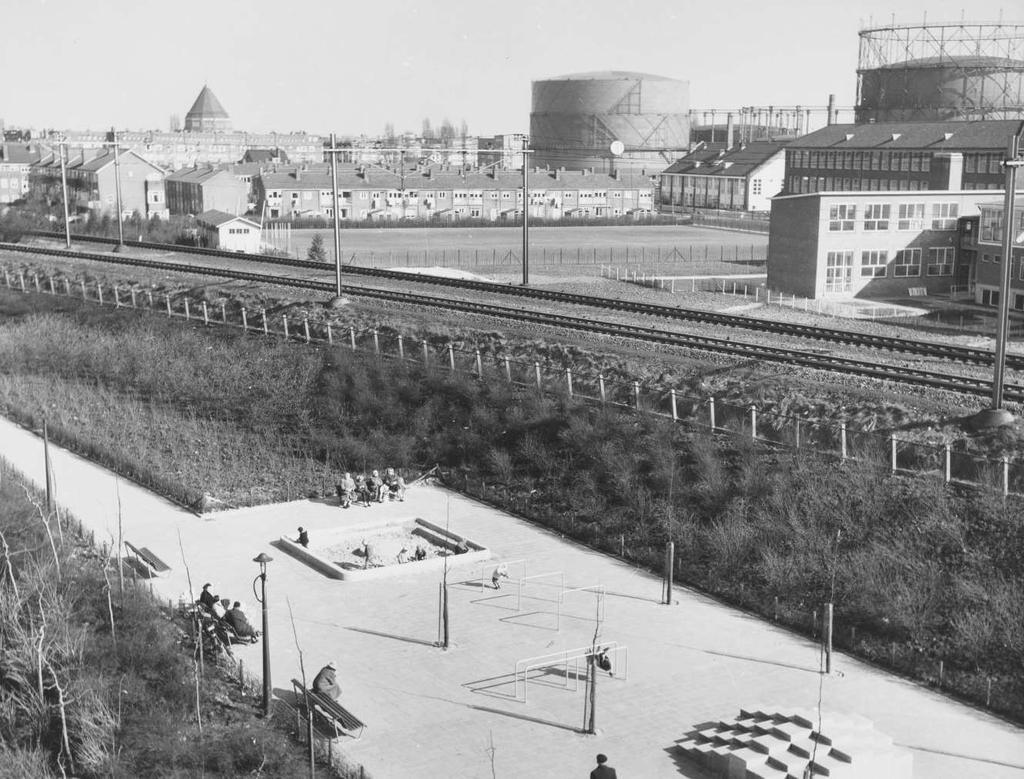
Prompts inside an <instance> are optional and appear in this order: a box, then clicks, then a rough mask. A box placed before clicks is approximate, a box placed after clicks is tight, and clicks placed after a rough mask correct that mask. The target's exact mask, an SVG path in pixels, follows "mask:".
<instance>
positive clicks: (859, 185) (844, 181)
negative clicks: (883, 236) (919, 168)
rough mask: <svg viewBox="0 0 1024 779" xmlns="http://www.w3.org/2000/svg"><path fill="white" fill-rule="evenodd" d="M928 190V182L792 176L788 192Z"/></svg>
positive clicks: (799, 193) (800, 193)
mask: <svg viewBox="0 0 1024 779" xmlns="http://www.w3.org/2000/svg"><path fill="white" fill-rule="evenodd" d="M925 189H928V182H927V181H918V180H916V179H862V178H837V177H834V176H790V177H789V186H788V187H787V190H786V191H787V192H789V193H791V194H796V195H802V194H805V193H808V192H891V191H900V192H918V191H921V190H925Z"/></svg>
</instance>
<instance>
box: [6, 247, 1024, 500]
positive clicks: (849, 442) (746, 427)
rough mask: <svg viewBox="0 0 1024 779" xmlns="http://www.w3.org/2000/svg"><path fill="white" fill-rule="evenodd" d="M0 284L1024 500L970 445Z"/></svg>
mask: <svg viewBox="0 0 1024 779" xmlns="http://www.w3.org/2000/svg"><path fill="white" fill-rule="evenodd" d="M0 272H2V273H3V283H4V285H5V286H6V287H7V288H8V289H14V290H20V291H22V292H37V293H47V294H55V295H56V294H60V295H65V296H72V297H79V298H80V299H82V300H84V301H89V302H94V303H98V304H100V305H112V306H114V307H115V308H142V309H146V310H149V311H153V312H158V313H161V314H163V315H165V316H167V317H176V318H183V319H186V320H192V321H196V322H201V323H202V324H203V325H206V326H225V327H235V328H241V329H242V330H244V331H245V332H248V333H254V334H257V335H263V336H266V337H271V336H273V337H278V338H284V339H286V340H294V341H299V342H302V343H306V344H323V345H327V346H335V347H340V348H343V349H344V350H346V351H348V352H351V353H352V354H353V355H360V356H365V355H369V356H372V357H374V358H382V359H385V358H386V359H398V360H402V361H404V362H407V363H410V364H418V365H419V366H421V367H422V368H424V369H432V370H437V369H439V370H447V371H450V372H452V373H462V374H468V375H472V376H474V377H476V378H477V379H478V380H481V381H489V380H498V381H505V382H507V383H510V384H513V385H516V386H518V387H521V388H529V389H532V390H535V391H537V392H539V393H544V394H551V395H567V396H568V397H569V398H571V399H574V400H576V401H579V402H583V403H594V404H605V405H611V406H617V407H619V408H623V409H630V410H633V411H636V412H639V413H646V414H653V415H656V416H659V417H662V418H665V419H670V420H672V421H673V422H676V423H681V424H688V425H693V426H697V427H703V428H708V429H711V430H712V431H715V432H724V433H729V434H731V435H736V436H743V437H749V438H750V439H752V440H753V441H755V442H758V443H761V444H766V445H770V446H776V447H784V448H787V449H792V450H795V451H806V452H808V454H812V453H813V454H814V455H819V454H824V455H827V456H830V457H835V458H838V459H840V460H850V461H864V462H869V463H872V464H874V465H877V466H878V467H880V468H883V469H885V470H888V471H890V472H891V473H893V474H918V475H923V476H929V477H932V478H940V479H942V480H943V481H944V482H945V483H947V484H951V483H956V484H962V485H972V486H978V487H986V488H991V489H996V490H998V491H1000V492H1001V493H1002V494H1003V495H1004V496H1005V495H1010V494H1014V495H1024V462H1020V461H1017V460H1010V459H1008V458H1006V457H1003V458H1000V459H992V458H988V457H984V456H982V455H979V454H978V453H976V452H973V451H970V450H969V446H970V439H966V438H965V439H956V440H951V441H948V442H945V443H942V444H933V443H923V442H919V441H913V440H909V439H904V438H900V437H898V436H897V435H896V434H895V433H891V432H879V431H875V430H872V431H867V430H860V429H856V428H854V427H851V426H849V425H848V424H847V423H846V422H844V421H821V420H812V419H806V418H801V417H795V416H792V415H786V414H779V413H776V412H772V411H768V410H764V409H762V408H759V407H758V406H757V405H756V404H736V403H729V402H726V401H723V400H721V399H720V398H715V397H714V396H702V395H693V394H689V393H687V392H685V391H681V390H678V389H675V388H672V387H664V386H654V385H651V384H647V383H642V382H640V381H635V380H623V379H622V378H621V377H611V376H605V375H603V374H601V373H597V374H595V373H593V372H590V371H573V369H572V368H569V367H564V366H561V365H556V364H554V363H552V362H549V361H540V360H532V361H528V360H521V359H515V358H513V357H511V356H510V355H508V354H497V353H494V352H491V351H484V350H481V349H479V348H474V349H468V348H464V347H457V346H455V345H454V344H453V343H452V342H450V341H449V342H447V343H444V344H438V343H432V342H430V341H428V340H425V339H413V338H408V337H404V336H402V335H400V334H399V335H392V334H383V333H381V332H380V331H379V330H377V329H370V330H364V329H357V328H355V327H353V326H348V327H344V326H338V325H334V324H332V323H331V322H325V321H321V320H311V319H310V318H309V317H308V316H296V315H295V314H293V315H292V316H289V315H288V314H287V313H279V314H271V313H268V311H267V310H266V309H265V308H258V309H255V310H250V309H248V308H246V307H245V306H242V305H239V304H237V303H235V302H229V301H227V300H225V299H221V300H220V301H219V302H218V303H217V304H216V305H211V304H210V303H208V302H207V301H206V300H199V301H196V300H194V299H192V298H190V297H189V295H188V294H187V293H179V294H160V293H154V292H153V291H152V290H149V289H141V288H139V287H138V286H137V285H123V284H109V283H108V284H103V283H102V282H100V281H92V282H87V281H85V280H84V279H79V280H77V281H74V282H73V281H72V280H71V279H69V278H68V277H66V276H53V275H46V276H40V275H39V274H38V273H36V272H31V273H29V274H27V275H26V273H25V272H24V271H23V270H12V269H11V268H9V267H8V266H7V265H6V264H5V265H3V266H2V269H0Z"/></svg>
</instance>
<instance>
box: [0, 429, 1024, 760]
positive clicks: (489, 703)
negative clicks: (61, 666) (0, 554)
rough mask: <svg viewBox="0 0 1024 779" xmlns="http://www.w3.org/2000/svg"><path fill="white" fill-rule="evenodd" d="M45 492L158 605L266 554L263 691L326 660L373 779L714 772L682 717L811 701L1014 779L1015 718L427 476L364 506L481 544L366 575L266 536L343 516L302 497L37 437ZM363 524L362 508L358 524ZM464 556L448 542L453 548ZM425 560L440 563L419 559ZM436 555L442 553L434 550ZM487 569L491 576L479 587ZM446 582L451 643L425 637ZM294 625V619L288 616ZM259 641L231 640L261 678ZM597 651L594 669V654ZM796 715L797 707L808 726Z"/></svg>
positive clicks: (1018, 734) (912, 750)
mask: <svg viewBox="0 0 1024 779" xmlns="http://www.w3.org/2000/svg"><path fill="white" fill-rule="evenodd" d="M0 441H2V442H3V443H2V445H0V454H2V455H3V456H4V457H6V458H8V459H10V460H11V461H12V462H13V463H14V464H16V465H17V467H19V468H21V469H22V470H24V471H25V472H26V473H27V474H28V475H29V476H30V477H31V478H32V479H33V480H34V481H36V482H37V483H41V482H42V480H43V476H42V463H43V457H42V446H41V443H40V442H39V439H38V438H36V437H35V436H34V435H32V434H31V433H28V432H26V431H24V430H22V429H20V428H18V427H16V426H14V425H11V424H10V423H7V422H5V421H0ZM51 454H52V461H53V472H54V482H55V490H56V496H57V501H58V503H63V505H65V506H67V508H69V509H70V510H71V511H73V512H74V513H75V514H76V515H77V516H78V517H79V518H80V519H81V520H82V522H83V523H85V525H86V526H87V527H89V528H91V529H93V530H94V532H95V536H96V539H97V543H99V541H100V540H102V539H107V540H109V539H110V538H116V537H117V533H118V528H117V519H116V518H117V516H118V513H119V512H118V506H120V513H121V515H122V516H123V518H124V527H123V534H124V538H125V539H126V540H129V541H131V542H132V543H133V544H134V545H136V546H139V547H145V548H147V549H149V550H151V551H152V552H153V553H155V554H156V555H157V556H159V557H160V558H161V559H162V560H163V561H164V562H166V563H167V565H168V566H169V567H170V570H169V571H167V572H164V573H162V574H161V575H160V576H159V577H157V578H154V579H152V580H151V581H152V583H153V589H154V592H155V593H156V594H157V595H159V596H160V597H162V598H165V599H169V600H171V601H174V602H176V601H177V599H178V598H186V599H188V598H192V597H194V596H195V595H197V593H196V592H195V591H194V589H190V581H191V583H192V585H191V586H192V587H193V588H194V587H195V586H197V583H199V582H203V581H212V582H213V583H214V586H215V588H216V589H218V590H219V591H221V592H230V593H239V594H242V595H244V594H245V593H247V592H249V591H250V589H251V587H252V584H253V579H254V577H256V576H257V575H258V573H259V569H258V566H257V564H256V563H254V562H253V558H254V557H255V556H256V555H258V554H260V553H261V552H265V553H267V554H269V555H270V556H271V557H272V558H273V560H272V562H270V563H268V564H267V603H268V607H269V617H270V623H269V632H268V637H267V646H268V647H269V650H270V654H271V672H272V681H273V684H272V687H273V690H274V694H275V696H276V697H277V698H278V699H279V701H280V702H279V703H278V704H277V705H280V706H285V707H287V706H288V705H289V704H290V702H291V701H292V700H293V699H294V696H293V692H292V689H291V685H290V680H291V679H292V678H297V677H298V676H299V674H300V652H301V662H302V664H304V666H305V669H306V673H307V674H310V673H312V672H313V671H314V670H315V669H316V668H319V667H321V666H322V665H324V664H325V663H326V662H328V661H329V660H334V661H335V662H336V663H337V665H338V676H339V681H340V684H341V686H342V688H343V690H344V692H343V695H342V699H341V702H342V704H343V705H344V706H345V707H346V708H347V709H349V710H350V711H351V712H353V713H354V714H355V715H357V716H358V717H359V718H360V719H361V720H362V721H363V722H365V723H366V728H365V730H364V731H363V732H362V735H361V737H360V738H358V739H356V738H350V737H342V738H340V739H338V740H337V741H336V743H335V745H334V748H335V750H337V749H341V750H343V751H344V752H345V754H346V755H348V756H349V758H350V759H351V760H352V761H353V762H355V763H358V764H362V765H363V766H365V768H366V771H367V774H368V775H370V776H374V777H392V776H420V775H422V776H436V775H439V774H442V773H443V774H444V775H445V776H449V777H465V779H471V778H472V779H476V778H477V777H499V778H500V777H510V776H517V775H523V774H525V775H527V776H539V777H540V776H543V777H546V776H552V777H561V776H566V777H571V776H586V775H587V773H588V772H589V771H590V769H591V768H593V765H594V755H595V754H596V753H598V752H603V753H605V754H607V755H608V756H609V763H610V764H611V765H613V766H615V768H616V769H617V770H618V771H619V775H620V776H623V777H645V778H655V779H656V778H658V777H680V776H683V777H690V778H691V779H703V777H708V776H711V774H709V773H707V772H706V770H705V769H704V768H701V767H700V765H698V764H697V763H696V762H694V761H692V760H690V759H689V758H687V757H685V756H684V754H683V752H682V750H681V749H680V748H679V742H681V741H683V740H684V739H685V738H686V737H687V734H689V733H692V732H693V731H694V729H695V728H696V727H697V726H698V725H700V724H701V723H707V722H709V721H720V720H722V721H735V720H737V718H738V717H739V715H740V712H741V710H747V711H751V710H753V709H752V708H751V707H763V710H764V711H781V712H797V711H804V712H806V711H810V712H812V713H813V714H814V715H818V714H819V711H818V709H817V704H818V700H819V694H820V697H821V709H820V717H821V721H822V723H823V724H822V729H823V731H824V732H827V731H828V729H829V722H830V718H833V723H834V722H835V721H838V720H839V719H840V718H848V717H849V716H851V715H857V716H858V717H862V718H864V719H866V720H867V721H870V723H871V724H872V726H873V728H875V729H876V730H877V731H878V732H879V733H880V734H884V735H885V736H886V737H887V738H890V739H892V743H893V744H894V745H895V747H896V748H897V749H899V750H901V752H905V753H907V754H909V755H910V756H911V757H912V762H913V774H912V775H913V776H915V777H920V778H921V779H925V778H926V777H927V779H960V777H964V776H971V777H996V778H1000V779H1001V778H1003V777H1006V779H1010V778H1011V777H1016V779H1022V777H1024V731H1021V729H1019V728H1017V727H1015V726H1012V725H1010V724H1008V723H1006V722H1003V721H1001V720H999V719H997V718H995V717H992V716H989V715H987V714H985V713H984V712H982V711H979V710H977V709H973V708H970V707H967V706H964V705H961V704H959V703H957V702H955V701H952V700H950V699H948V698H945V697H943V696H941V695H939V694H937V693H936V692H933V691H930V690H928V689H925V688H922V687H920V686H918V685H915V684H913V683H911V682H909V681H906V680H903V679H900V678H898V677H893V676H891V675H889V674H887V673H884V672H882V671H880V670H877V669H874V668H871V667H868V666H866V665H864V664H862V663H859V662H856V661H854V660H852V659H850V658H848V657H846V656H844V655H841V654H838V655H836V657H835V661H834V667H833V673H832V674H830V675H826V676H822V675H820V674H819V668H820V665H819V663H820V655H819V647H818V646H817V645H816V644H814V643H812V642H811V641H809V640H807V639H804V638H802V637H798V636H794V635H793V634H791V633H788V632H787V631H785V630H781V629H779V628H776V627H774V626H773V625H771V624H769V623H766V622H764V621H762V620H760V619H757V618H755V617H753V616H750V615H748V614H745V613H743V612H739V611H736V610H733V609H730V608H727V607H725V606H723V605H722V604H720V603H717V602H715V601H713V600H712V599H710V598H707V597H704V596H702V595H700V594H697V593H694V592H692V591H690V590H686V589H684V588H680V587H675V588H674V589H672V590H671V596H672V597H671V600H672V602H671V603H670V604H665V603H663V589H662V581H661V580H660V578H659V577H658V576H657V575H653V574H650V573H648V572H646V571H643V570H639V569H637V568H635V567H634V566H633V565H631V564H629V563H628V562H625V561H623V560H619V559H616V558H613V557H610V556H608V555H605V554H602V553H598V552H596V551H594V550H591V549H589V548H586V547H583V546H580V545H578V544H574V543H570V542H568V541H566V540H564V539H562V538H560V537H559V536H558V535H557V533H552V532H550V531H547V530H544V529H541V528H537V527H535V526H533V525H531V524H529V523H527V522H525V521H523V520H521V519H519V518H516V517H513V516H509V515H507V514H503V513H501V512H499V511H497V510H495V509H492V508H491V507H489V506H485V505H483V504H480V503H477V502H475V501H473V500H470V499H467V498H464V497H462V496H460V495H458V494H454V493H451V492H449V491H447V490H445V489H443V488H441V487H438V486H426V485H419V486H417V487H415V488H412V489H410V491H409V494H408V496H407V498H406V503H405V504H398V505H381V506H379V507H374V509H373V511H375V512H379V517H380V519H382V520H383V519H386V518H388V517H390V518H392V519H395V520H401V519H403V518H407V517H408V511H409V509H408V506H409V505H412V506H414V507H415V513H416V515H417V516H418V517H422V518H424V519H425V520H426V521H428V522H431V523H432V524H434V525H435V526H438V527H442V528H450V530H451V532H452V533H455V534H458V535H460V536H461V537H463V538H468V539H472V540H473V541H474V542H475V543H477V544H479V545H481V546H482V547H486V548H487V549H488V550H489V551H490V553H491V558H490V559H488V560H480V561H476V562H474V563H473V564H471V565H464V566H460V567H458V568H456V569H447V570H446V569H444V568H432V569H420V570H417V568H416V566H415V565H396V566H394V568H395V569H396V570H397V571H399V572H400V574H399V575H396V576H393V577H389V578H383V579H378V580H374V581H361V580H353V581H344V582H342V581H335V580H331V579H329V578H327V577H325V576H324V575H323V574H321V573H320V572H318V571H317V570H315V569H314V568H312V567H310V566H308V565H305V564H303V563H302V561H300V560H298V559H295V558H294V557H292V556H291V555H289V554H286V553H284V552H283V551H282V550H281V549H280V547H279V546H277V544H276V543H275V542H276V540H277V539H279V538H281V536H282V534H283V533H286V532H292V530H293V529H294V527H296V526H297V525H298V524H301V525H302V526H303V527H305V528H306V529H307V530H308V531H309V534H310V538H311V539H317V538H322V540H323V541H324V543H329V539H330V537H331V535H332V534H333V532H335V531H338V530H339V529H344V528H345V527H346V525H347V526H348V527H349V528H350V529H353V528H355V527H356V526H357V524H358V518H357V517H354V516H353V515H352V514H351V513H347V512H342V511H340V510H339V509H338V507H337V505H331V504H330V503H329V502H318V501H314V500H303V501H295V502H292V503H288V504H283V505H270V506H261V507H257V508H247V509H238V510H232V511H225V512H222V513H217V514H211V515H204V516H202V517H197V516H196V515H194V514H191V513H189V512H187V511H184V510H182V509H180V508H178V507H177V506H174V505H173V504H171V503H169V502H167V501H166V500H163V499H161V498H159V497H156V496H154V495H152V494H151V493H149V492H147V491H145V490H143V489H141V488H139V487H137V486H135V485H133V484H128V483H125V482H123V481H121V482H120V483H119V484H117V485H115V480H114V478H113V477H112V476H111V475H110V474H109V473H107V472H105V471H103V470H102V469H100V468H98V467H96V466H94V465H92V464H90V463H87V462H85V461H84V460H82V459H81V458H79V457H77V456H75V455H71V454H69V453H67V452H64V451H61V450H59V449H57V448H56V447H53V448H52V449H51ZM363 521H364V522H365V517H364V518H363ZM462 556H465V555H462ZM435 559H437V558H435ZM451 559H455V558H451ZM502 563H504V564H505V565H506V570H507V576H504V577H499V579H498V587H497V588H495V586H494V583H493V572H494V570H495V568H496V567H497V566H499V565H501V564H502ZM445 577H447V582H448V608H449V615H450V619H449V633H450V644H449V647H448V648H447V649H444V648H442V647H441V646H439V639H440V633H441V631H440V626H439V608H438V604H439V596H440V592H441V583H442V580H443V579H444V578H445ZM293 627H294V630H293ZM262 649H263V645H262V644H256V645H252V646H239V647H237V648H236V651H237V654H238V655H239V656H240V657H241V658H242V660H243V663H244V667H245V669H246V671H247V672H248V673H252V674H254V675H256V676H257V677H258V676H259V669H260V662H261V652H262ZM595 653H597V654H601V655H603V656H604V660H603V661H602V664H601V665H600V666H599V667H600V669H601V670H600V671H599V672H596V673H595V675H594V678H595V679H596V696H595V700H596V706H595V708H594V713H595V724H596V733H595V734H594V735H586V734H584V733H583V732H582V731H583V726H584V723H585V718H584V704H585V700H586V699H587V696H586V688H587V684H586V677H587V669H588V664H589V663H591V662H592V661H593V660H594V659H595V658H594V657H593V656H594V654H595ZM606 665H607V668H606V667H605V666H606ZM811 719H813V717H812V718H811Z"/></svg>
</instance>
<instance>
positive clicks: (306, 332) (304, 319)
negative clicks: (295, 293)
mask: <svg viewBox="0 0 1024 779" xmlns="http://www.w3.org/2000/svg"><path fill="white" fill-rule="evenodd" d="M302 332H303V334H304V335H305V336H306V343H307V344H308V343H309V318H308V317H302Z"/></svg>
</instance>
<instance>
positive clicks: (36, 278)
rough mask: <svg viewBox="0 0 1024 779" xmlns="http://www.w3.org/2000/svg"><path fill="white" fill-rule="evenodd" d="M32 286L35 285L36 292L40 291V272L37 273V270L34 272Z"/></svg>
mask: <svg viewBox="0 0 1024 779" xmlns="http://www.w3.org/2000/svg"><path fill="white" fill-rule="evenodd" d="M32 286H33V287H35V289H36V292H39V291H40V289H39V274H38V273H35V272H33V273H32Z"/></svg>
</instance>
